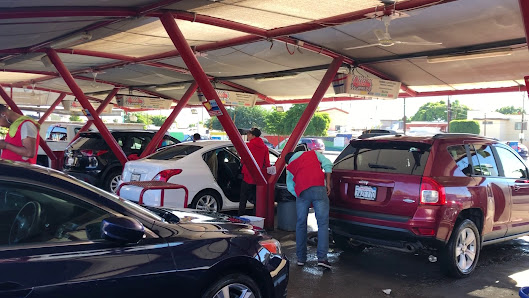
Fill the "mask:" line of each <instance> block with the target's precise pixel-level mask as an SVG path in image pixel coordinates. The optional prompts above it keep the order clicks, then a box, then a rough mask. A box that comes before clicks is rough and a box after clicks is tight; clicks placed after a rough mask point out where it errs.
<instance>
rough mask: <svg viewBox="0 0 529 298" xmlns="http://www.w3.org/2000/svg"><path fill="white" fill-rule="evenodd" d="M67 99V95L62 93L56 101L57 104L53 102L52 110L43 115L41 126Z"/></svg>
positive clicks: (40, 120) (40, 121)
mask: <svg viewBox="0 0 529 298" xmlns="http://www.w3.org/2000/svg"><path fill="white" fill-rule="evenodd" d="M65 97H66V93H61V94H60V95H59V97H57V99H56V100H55V102H53V104H52V105H51V106H50V108H49V109H48V110H47V111H46V113H44V115H42V117H40V119H39V124H42V123H44V121H46V119H47V118H48V116H50V115H51V113H53V111H54V110H55V108H56V107H57V106H58V105H59V104H60V103H61V101H62V100H63V99H64V98H65Z"/></svg>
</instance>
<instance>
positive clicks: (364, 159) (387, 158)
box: [331, 140, 430, 218]
mask: <svg viewBox="0 0 529 298" xmlns="http://www.w3.org/2000/svg"><path fill="white" fill-rule="evenodd" d="M429 150H430V144H426V143H417V142H398V141H387V140H377V141H375V140H363V141H362V140H361V141H352V142H351V143H350V145H349V146H348V147H347V148H346V149H344V151H343V152H342V153H341V154H340V156H339V157H338V158H337V159H336V161H335V164H334V168H333V173H332V181H333V188H334V190H333V191H334V192H333V196H331V205H332V207H334V208H343V209H347V210H351V211H354V212H355V214H357V215H359V216H363V215H364V216H368V217H373V216H375V215H374V213H377V214H385V215H394V216H399V217H409V218H411V217H412V216H413V215H414V214H415V211H416V210H417V207H418V205H419V201H420V187H421V179H422V175H423V172H424V167H425V164H426V161H427V160H428V157H429ZM375 217H376V216H375Z"/></svg>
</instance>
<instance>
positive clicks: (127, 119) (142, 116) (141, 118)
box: [123, 113, 152, 125]
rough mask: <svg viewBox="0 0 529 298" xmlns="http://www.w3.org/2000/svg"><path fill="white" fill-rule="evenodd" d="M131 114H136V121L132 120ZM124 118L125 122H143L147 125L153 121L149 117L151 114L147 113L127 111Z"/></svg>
mask: <svg viewBox="0 0 529 298" xmlns="http://www.w3.org/2000/svg"><path fill="white" fill-rule="evenodd" d="M131 115H134V116H136V118H137V119H136V121H132V120H130V116H131ZM124 118H125V119H124V120H123V122H125V123H143V124H145V125H149V124H151V123H152V121H151V118H149V115H148V114H146V113H127V114H125V117H124Z"/></svg>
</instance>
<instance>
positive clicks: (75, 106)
mask: <svg viewBox="0 0 529 298" xmlns="http://www.w3.org/2000/svg"><path fill="white" fill-rule="evenodd" d="M65 102H67V101H63V106H64V108H65V110H67V111H72V112H81V111H83V113H84V110H85V109H84V108H83V106H81V103H80V102H78V101H77V100H74V101H69V102H70V103H67V104H66V105H65ZM90 104H92V107H93V108H94V110H97V108H98V107H99V106H100V105H101V104H100V103H98V102H90ZM67 106H69V109H67V108H66V107H67ZM103 113H112V105H110V104H109V105H107V106H106V107H105V109H104V110H103V111H102V112H101V114H103Z"/></svg>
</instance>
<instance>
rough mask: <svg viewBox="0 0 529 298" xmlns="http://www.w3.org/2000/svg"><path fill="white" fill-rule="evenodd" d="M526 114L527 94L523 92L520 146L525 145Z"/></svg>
mask: <svg viewBox="0 0 529 298" xmlns="http://www.w3.org/2000/svg"><path fill="white" fill-rule="evenodd" d="M524 114H525V94H524V93H523V92H522V125H521V126H520V144H523V140H524V135H523V125H524Z"/></svg>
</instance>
